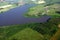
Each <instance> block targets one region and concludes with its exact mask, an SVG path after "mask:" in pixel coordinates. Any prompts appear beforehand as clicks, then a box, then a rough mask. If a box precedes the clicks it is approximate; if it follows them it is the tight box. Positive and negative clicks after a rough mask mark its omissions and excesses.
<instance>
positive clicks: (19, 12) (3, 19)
mask: <svg viewBox="0 0 60 40" xmlns="http://www.w3.org/2000/svg"><path fill="white" fill-rule="evenodd" d="M32 6H34V5H33V4H32V5H31V4H29V5H28V4H27V5H24V6H21V7H17V8H14V9H11V10H9V11H7V12H4V13H1V14H0V26H5V25H13V24H25V23H33V22H46V21H47V19H48V18H50V17H49V16H43V17H41V18H26V17H24V16H23V15H24V13H25V12H27V11H28V9H29V8H30V7H32Z"/></svg>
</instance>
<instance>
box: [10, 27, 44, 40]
mask: <svg viewBox="0 0 60 40" xmlns="http://www.w3.org/2000/svg"><path fill="white" fill-rule="evenodd" d="M42 39H43V35H41V34H40V33H38V32H37V31H34V30H32V29H30V28H26V29H24V30H22V31H20V32H18V33H16V34H15V35H13V36H11V37H10V38H9V40H42Z"/></svg>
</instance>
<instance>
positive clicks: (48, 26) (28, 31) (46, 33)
mask: <svg viewBox="0 0 60 40" xmlns="http://www.w3.org/2000/svg"><path fill="white" fill-rule="evenodd" d="M58 24H60V18H53V19H50V20H49V21H47V22H45V23H29V24H21V25H11V26H0V40H50V38H51V37H53V35H54V34H55V33H56V32H57V31H58V29H59V27H58Z"/></svg>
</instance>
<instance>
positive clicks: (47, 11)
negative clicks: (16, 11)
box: [24, 4, 60, 17]
mask: <svg viewBox="0 0 60 40" xmlns="http://www.w3.org/2000/svg"><path fill="white" fill-rule="evenodd" d="M58 12H60V4H51V5H49V6H45V5H38V6H35V7H32V8H30V9H29V10H28V12H26V14H25V15H24V16H25V17H41V16H44V15H48V16H52V17H60V13H58Z"/></svg>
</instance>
